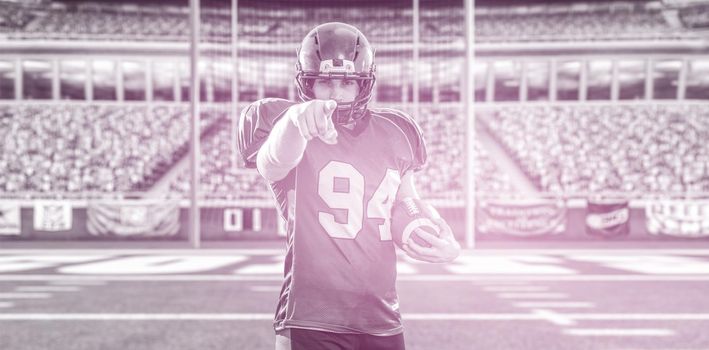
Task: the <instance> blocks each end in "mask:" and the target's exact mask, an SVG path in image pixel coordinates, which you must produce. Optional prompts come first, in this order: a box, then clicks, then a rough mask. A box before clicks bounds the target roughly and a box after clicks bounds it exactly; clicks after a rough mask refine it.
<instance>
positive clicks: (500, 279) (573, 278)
mask: <svg viewBox="0 0 709 350" xmlns="http://www.w3.org/2000/svg"><path fill="white" fill-rule="evenodd" d="M64 280H66V281H77V280H89V281H124V282H130V281H136V282H137V281H140V282H148V281H154V282H169V281H177V282H201V281H283V276H281V275H274V274H268V275H253V276H249V275H218V274H207V275H204V274H202V275H198V274H194V275H183V274H177V275H125V276H123V275H83V276H82V275H38V274H30V275H21V274H0V282H2V281H64ZM397 280H398V281H403V282H427V281H439V282H468V283H471V282H472V283H475V284H484V283H483V282H484V281H486V282H487V284H490V285H493V284H494V285H496V284H507V283H517V282H520V283H527V282H529V281H563V282H658V281H660V282H668V281H680V282H681V281H685V282H705V281H709V275H706V274H703V275H629V274H622V275H621V274H614V275H558V276H549V275H544V276H532V275H504V276H493V275H450V274H443V275H402V276H399V277H398V278H397ZM521 280H523V281H524V282H522V281H521Z"/></svg>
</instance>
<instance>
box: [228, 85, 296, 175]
mask: <svg viewBox="0 0 709 350" xmlns="http://www.w3.org/2000/svg"><path fill="white" fill-rule="evenodd" d="M294 104H295V102H292V101H288V100H284V99H281V98H264V99H261V100H258V101H256V102H253V103H251V104H249V105H248V106H246V107H245V108H244V109H243V110H242V111H241V114H240V116H239V124H238V133H237V141H238V142H237V147H238V148H239V153H240V154H241V157H242V159H243V160H244V162H245V163H246V166H247V167H255V166H256V163H255V162H256V154H257V153H258V150H259V149H260V148H261V145H262V144H263V143H264V142H265V141H266V138H267V137H268V134H269V133H270V132H271V129H273V125H274V124H275V123H276V122H277V121H278V120H279V119H280V118H281V117H282V116H283V114H284V113H285V111H286V110H288V108H289V107H290V106H292V105H294Z"/></svg>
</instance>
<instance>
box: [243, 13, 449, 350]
mask: <svg viewBox="0 0 709 350" xmlns="http://www.w3.org/2000/svg"><path fill="white" fill-rule="evenodd" d="M296 68H297V75H296V78H295V83H296V87H297V91H298V95H299V98H300V102H292V101H287V100H283V99H274V98H267V99H263V100H259V101H257V102H254V103H252V104H251V105H250V106H248V107H247V108H246V109H244V111H243V112H242V114H241V117H240V119H239V135H238V147H239V152H240V153H241V155H242V157H243V159H244V160H245V162H246V164H247V166H249V167H256V168H257V169H258V171H259V173H260V174H261V175H262V176H263V177H264V178H265V179H266V180H267V181H268V182H269V184H270V187H271V189H272V191H273V194H274V197H275V199H276V201H277V204H278V208H279V211H280V213H281V215H282V216H283V218H284V219H285V220H286V222H287V253H286V254H287V255H286V259H285V269H284V274H285V276H284V277H285V280H284V283H283V286H282V288H281V293H280V300H279V302H278V306H277V309H276V314H275V320H274V328H275V330H276V343H277V344H276V348H277V349H308V350H315V349H374V350H376V349H404V337H403V327H402V322H401V315H400V313H399V301H398V297H397V292H396V288H395V280H396V253H395V246H394V244H393V242H392V236H391V232H390V222H389V218H390V212H391V207H392V204H393V203H394V201H395V200H397V198H404V197H407V196H410V197H417V198H418V194H417V192H416V189H415V187H414V180H413V174H414V172H415V171H417V170H419V169H421V168H422V167H423V165H424V163H425V161H426V146H425V143H424V139H423V136H422V134H421V130H420V129H419V127H418V125H417V124H416V122H415V121H414V120H412V119H411V118H410V117H409V116H408V115H406V114H405V113H403V112H401V111H398V110H393V109H371V108H368V103H369V102H370V99H371V97H372V89H373V87H374V83H375V66H374V51H373V49H372V47H371V46H370V44H369V41H368V40H367V38H365V36H364V35H363V34H362V33H361V32H360V31H359V30H358V29H357V28H355V27H353V26H350V25H347V24H344V23H325V24H321V25H319V26H317V27H315V28H314V29H313V30H311V31H310V32H309V33H308V34H307V35H306V36H305V39H304V40H303V42H302V44H301V46H300V49H299V50H298V55H297V64H296ZM436 224H437V225H438V226H439V228H440V231H441V233H440V235H439V237H436V236H435V235H432V234H428V233H426V232H419V235H420V236H422V237H424V238H425V239H426V240H427V241H429V243H430V244H431V247H423V246H421V245H418V244H415V243H412V244H410V245H408V246H407V247H406V248H405V251H406V253H407V254H408V255H409V256H411V257H412V258H415V259H419V260H423V261H429V262H449V261H452V260H453V259H455V258H456V257H457V256H458V254H459V252H460V245H459V244H458V242H456V240H455V238H454V236H453V234H452V232H451V229H450V227H449V226H448V224H446V222H445V221H444V220H443V219H438V220H437V221H436Z"/></svg>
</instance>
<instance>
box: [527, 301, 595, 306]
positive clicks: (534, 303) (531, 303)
mask: <svg viewBox="0 0 709 350" xmlns="http://www.w3.org/2000/svg"><path fill="white" fill-rule="evenodd" d="M513 305H514V306H516V307H525V308H540V307H544V308H592V307H596V304H594V303H588V302H583V301H567V302H565V301H558V302H554V301H528V302H519V303H514V304H513Z"/></svg>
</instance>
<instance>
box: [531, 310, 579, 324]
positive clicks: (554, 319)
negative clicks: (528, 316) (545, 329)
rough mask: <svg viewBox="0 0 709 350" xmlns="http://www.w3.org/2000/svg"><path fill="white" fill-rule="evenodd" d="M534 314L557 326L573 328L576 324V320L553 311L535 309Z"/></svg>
mask: <svg viewBox="0 0 709 350" xmlns="http://www.w3.org/2000/svg"><path fill="white" fill-rule="evenodd" d="M532 313H533V314H535V315H537V316H539V317H541V318H543V319H545V320H547V321H549V322H551V323H553V324H555V325H557V326H573V325H575V324H576V322H575V321H574V320H572V319H570V318H568V317H566V316H564V315H563V314H560V313H557V312H554V311H551V310H545V309H535V310H532Z"/></svg>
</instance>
